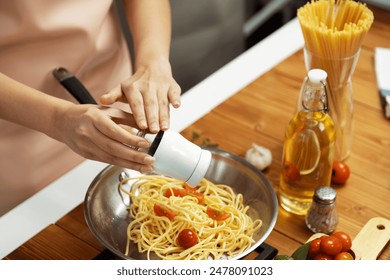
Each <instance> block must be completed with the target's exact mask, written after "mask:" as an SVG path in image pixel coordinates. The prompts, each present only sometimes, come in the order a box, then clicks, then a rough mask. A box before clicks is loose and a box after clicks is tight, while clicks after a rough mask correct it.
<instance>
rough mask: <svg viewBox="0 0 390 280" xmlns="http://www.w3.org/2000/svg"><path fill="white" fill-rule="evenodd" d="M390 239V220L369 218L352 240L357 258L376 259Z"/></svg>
mask: <svg viewBox="0 0 390 280" xmlns="http://www.w3.org/2000/svg"><path fill="white" fill-rule="evenodd" d="M389 240H390V220H388V219H385V218H381V217H376V218H372V219H371V220H369V221H368V222H367V223H366V224H365V226H364V227H363V228H362V229H361V230H360V232H359V233H358V235H356V237H355V238H354V239H353V241H352V248H351V250H352V251H353V252H354V253H355V259H356V260H376V259H377V258H378V256H379V255H380V253H381V252H382V250H383V249H384V248H385V246H386V244H387V243H388V242H389Z"/></svg>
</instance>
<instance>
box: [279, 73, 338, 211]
mask: <svg viewBox="0 0 390 280" xmlns="http://www.w3.org/2000/svg"><path fill="white" fill-rule="evenodd" d="M326 78H327V73H326V72H325V71H323V70H321V69H312V70H310V71H309V72H308V75H307V77H305V79H304V81H303V84H302V87H301V92H300V96H299V101H298V110H297V113H296V114H295V116H294V117H293V118H292V119H291V121H290V123H289V124H288V127H287V130H286V134H285V140H284V147H283V157H282V170H281V175H280V188H279V201H280V204H281V206H282V207H283V208H284V209H285V210H287V211H288V212H291V213H294V214H298V215H305V214H306V212H307V210H308V209H309V207H310V205H311V202H312V199H313V194H314V191H315V189H316V188H317V187H319V186H328V185H330V180H331V176H332V163H333V155H334V142H335V130H334V124H333V121H332V119H331V118H330V116H329V114H328V105H327V104H328V100H327V94H326Z"/></svg>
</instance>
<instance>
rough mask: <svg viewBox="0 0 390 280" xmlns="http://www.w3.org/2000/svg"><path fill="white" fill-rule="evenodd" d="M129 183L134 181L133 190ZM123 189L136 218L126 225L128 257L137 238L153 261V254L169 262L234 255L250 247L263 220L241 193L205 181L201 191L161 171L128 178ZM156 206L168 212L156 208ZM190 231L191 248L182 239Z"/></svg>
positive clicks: (131, 214) (142, 248) (121, 188)
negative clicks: (254, 214)
mask: <svg viewBox="0 0 390 280" xmlns="http://www.w3.org/2000/svg"><path fill="white" fill-rule="evenodd" d="M128 181H132V182H131V184H128V185H131V189H130V191H128V190H126V183H127V182H128ZM119 187H120V190H121V191H122V192H124V193H126V194H127V195H129V197H130V201H131V204H130V206H129V213H130V216H131V218H132V219H133V220H132V221H131V223H130V224H129V226H128V229H127V237H128V242H127V250H126V255H128V251H129V246H130V243H131V242H134V243H135V244H137V246H138V251H139V252H141V253H146V254H147V258H148V259H151V258H152V254H153V253H154V254H155V255H156V256H157V257H158V258H160V259H169V260H179V259H221V258H231V257H234V256H236V255H238V254H240V253H242V252H244V251H245V250H247V249H248V248H250V246H251V245H252V244H253V243H254V240H253V234H254V233H255V232H256V231H257V230H258V229H259V228H260V227H261V224H262V222H261V220H260V219H256V220H252V218H251V217H249V215H248V210H249V206H245V205H244V204H243V196H242V194H235V193H234V191H233V189H232V188H231V187H229V186H226V185H215V184H213V183H212V182H210V181H208V180H206V179H203V180H202V181H201V182H200V183H199V184H198V186H197V188H196V189H191V188H189V187H187V186H186V185H185V184H183V182H181V181H178V180H175V179H172V178H168V177H164V176H159V175H156V176H142V177H139V178H137V179H125V180H123V181H122V182H121V183H120V185H119ZM156 207H157V209H159V210H161V208H160V207H163V211H162V212H161V211H160V212H156ZM185 229H187V230H188V229H190V230H192V231H194V232H195V234H196V237H197V240H196V241H197V243H196V244H194V245H191V246H189V247H188V248H186V246H185V247H183V246H182V245H181V244H180V240H179V238H180V237H179V238H178V236H179V233H180V232H182V231H183V230H185Z"/></svg>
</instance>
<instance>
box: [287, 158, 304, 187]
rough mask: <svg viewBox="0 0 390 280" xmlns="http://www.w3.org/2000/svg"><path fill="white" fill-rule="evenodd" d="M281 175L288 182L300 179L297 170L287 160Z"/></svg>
mask: <svg viewBox="0 0 390 280" xmlns="http://www.w3.org/2000/svg"><path fill="white" fill-rule="evenodd" d="M282 175H283V177H284V178H285V180H286V181H289V182H293V181H298V180H299V179H300V178H301V174H300V173H299V170H298V168H297V167H296V166H295V165H294V164H293V163H291V162H289V161H287V160H286V161H285V162H284V164H283V167H282Z"/></svg>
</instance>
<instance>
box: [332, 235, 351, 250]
mask: <svg viewBox="0 0 390 280" xmlns="http://www.w3.org/2000/svg"><path fill="white" fill-rule="evenodd" d="M332 236H334V237H337V238H338V239H340V241H341V243H342V245H343V248H342V249H341V251H343V252H347V251H348V250H349V249H351V247H352V239H351V237H350V236H349V235H348V234H346V233H345V232H343V231H336V232H334V233H333V234H332Z"/></svg>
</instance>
